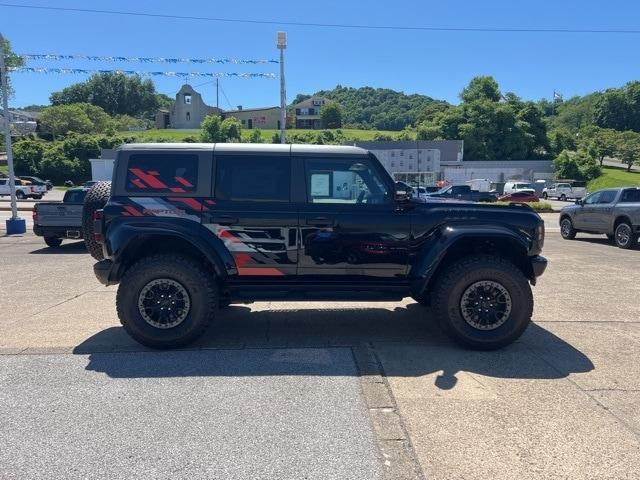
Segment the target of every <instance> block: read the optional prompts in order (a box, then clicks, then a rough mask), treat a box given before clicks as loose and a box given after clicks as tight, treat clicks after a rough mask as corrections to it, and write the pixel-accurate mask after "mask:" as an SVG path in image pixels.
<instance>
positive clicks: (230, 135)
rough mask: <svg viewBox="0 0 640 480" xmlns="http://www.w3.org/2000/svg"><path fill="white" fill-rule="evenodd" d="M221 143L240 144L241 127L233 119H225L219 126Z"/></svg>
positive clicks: (236, 120)
mask: <svg viewBox="0 0 640 480" xmlns="http://www.w3.org/2000/svg"><path fill="white" fill-rule="evenodd" d="M220 135H221V137H222V140H221V141H222V142H240V141H241V139H242V125H241V124H240V120H238V119H237V118H235V117H227V118H225V119H224V120H223V121H222V123H221V124H220Z"/></svg>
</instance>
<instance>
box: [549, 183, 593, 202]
mask: <svg viewBox="0 0 640 480" xmlns="http://www.w3.org/2000/svg"><path fill="white" fill-rule="evenodd" d="M586 194H587V188H586V186H580V185H572V184H570V183H554V184H553V185H550V186H548V187H547V188H545V189H543V190H542V198H544V199H545V200H546V199H548V198H557V199H558V200H562V201H563V202H564V201H566V200H569V199H580V198H583V197H584V196H585V195H586Z"/></svg>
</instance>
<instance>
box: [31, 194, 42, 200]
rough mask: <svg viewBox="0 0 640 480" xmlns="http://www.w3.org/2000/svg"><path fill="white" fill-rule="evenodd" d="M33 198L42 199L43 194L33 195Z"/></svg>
mask: <svg viewBox="0 0 640 480" xmlns="http://www.w3.org/2000/svg"><path fill="white" fill-rule="evenodd" d="M31 198H33V199H34V200H42V195H32V196H31Z"/></svg>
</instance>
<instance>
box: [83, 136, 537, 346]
mask: <svg viewBox="0 0 640 480" xmlns="http://www.w3.org/2000/svg"><path fill="white" fill-rule="evenodd" d="M105 202H106V203H105ZM83 234H84V237H85V245H86V246H87V250H89V253H91V255H92V256H93V257H94V258H96V259H97V260H100V261H98V262H97V263H96V264H95V265H94V273H95V275H96V277H97V279H98V281H100V282H101V283H102V284H104V285H115V284H118V285H119V286H118V291H117V295H116V309H117V312H118V316H119V318H120V321H121V322H122V325H123V327H124V329H125V331H126V332H127V333H129V334H130V335H131V336H132V337H133V338H134V339H135V340H137V341H138V342H140V343H142V344H144V345H147V346H150V347H154V348H175V347H179V346H181V345H185V344H188V343H189V342H192V341H194V340H195V339H196V338H198V337H199V336H201V335H202V334H203V333H204V332H205V330H206V329H207V327H208V326H209V325H210V324H211V323H212V322H215V321H216V319H217V318H218V310H219V309H220V308H223V307H226V306H227V305H229V304H230V303H237V302H241V303H247V302H253V301H259V300H267V301H298V300H300V301H304V300H307V301H308V300H314V301H326V302H330V301H336V300H347V301H350V300H360V301H367V300H368V301H400V300H402V299H403V298H405V297H411V298H413V299H414V300H415V301H416V302H418V303H419V304H421V305H431V307H432V309H433V314H429V313H428V312H427V311H426V310H422V309H420V308H417V309H415V310H412V311H413V312H414V314H415V315H417V316H418V317H420V318H421V319H423V320H424V321H428V320H429V319H434V320H436V321H437V322H438V324H439V325H440V326H441V327H442V329H443V330H444V331H445V332H446V333H447V334H448V335H449V336H450V337H451V338H452V339H453V340H455V341H457V342H459V343H460V344H462V345H465V346H467V347H470V348H475V349H484V350H488V349H496V348H499V347H502V346H505V345H507V344H509V343H511V342H513V341H514V340H515V339H517V338H518V337H519V336H520V335H521V334H522V333H523V332H524V331H525V329H526V328H527V326H528V325H529V323H530V320H531V315H532V311H533V296H532V292H531V286H530V285H531V284H535V282H536V279H537V278H538V277H539V276H540V275H542V273H543V272H544V270H545V267H546V264H547V262H546V260H545V259H544V257H542V256H541V255H540V253H541V251H542V247H543V243H544V222H543V221H542V219H541V218H540V216H539V215H538V214H537V213H536V212H534V211H533V210H532V209H531V208H529V207H527V206H524V205H491V204H482V203H470V202H463V201H452V200H448V199H434V201H432V202H426V203H421V202H417V201H415V199H412V198H411V195H410V193H409V192H408V190H407V188H406V185H397V184H396V183H395V182H394V181H393V179H392V178H391V176H390V175H389V173H388V172H387V171H386V170H385V169H384V167H383V166H382V164H381V163H380V162H379V161H378V159H377V158H376V157H375V155H374V154H373V153H372V152H369V151H367V150H364V149H361V148H357V147H351V146H329V145H321V146H318V145H265V144H260V145H257V144H238V143H236V144H232V143H227V144H224V143H222V144H221V143H217V144H205V143H201V144H188V143H184V144H130V145H126V146H122V147H120V148H119V149H118V151H117V155H116V161H115V166H114V173H113V182H112V183H109V182H99V183H98V184H96V185H95V186H94V187H93V188H92V189H91V190H90V192H89V193H88V194H87V197H86V199H85V204H84V212H83ZM87 238H89V239H92V240H91V241H88V240H87Z"/></svg>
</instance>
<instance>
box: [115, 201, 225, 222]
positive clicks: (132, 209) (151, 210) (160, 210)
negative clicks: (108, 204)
mask: <svg viewBox="0 0 640 480" xmlns="http://www.w3.org/2000/svg"><path fill="white" fill-rule="evenodd" d="M213 204H214V203H213V201H212V200H204V201H202V200H201V199H197V198H192V197H126V198H120V199H118V200H116V201H114V202H112V205H114V206H119V207H120V208H122V215H123V216H125V217H144V216H154V217H177V218H187V219H189V220H193V221H196V222H199V221H200V215H201V214H202V212H206V211H208V210H209V209H210V208H212V207H213Z"/></svg>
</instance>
